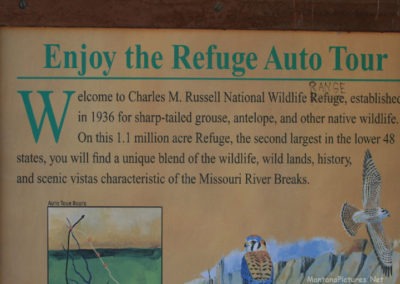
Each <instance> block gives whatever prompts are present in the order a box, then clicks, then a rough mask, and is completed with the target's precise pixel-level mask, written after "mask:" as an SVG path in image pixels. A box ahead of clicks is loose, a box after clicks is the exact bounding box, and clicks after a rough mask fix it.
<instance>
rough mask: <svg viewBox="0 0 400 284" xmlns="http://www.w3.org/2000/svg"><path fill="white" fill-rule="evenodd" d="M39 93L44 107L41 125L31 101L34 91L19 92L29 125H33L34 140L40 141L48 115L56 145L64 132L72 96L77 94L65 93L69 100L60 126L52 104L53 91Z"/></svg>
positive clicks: (72, 92)
mask: <svg viewBox="0 0 400 284" xmlns="http://www.w3.org/2000/svg"><path fill="white" fill-rule="evenodd" d="M37 92H38V94H39V95H40V96H41V97H42V100H43V106H44V108H43V112H42V115H41V118H40V120H39V123H38V122H37V121H36V118H35V115H34V113H33V108H32V104H31V100H30V95H31V94H32V91H18V93H19V94H20V95H21V97H22V100H23V102H24V105H25V110H26V114H27V116H28V120H29V123H30V125H31V129H32V134H33V138H34V139H35V142H36V143H37V142H38V141H39V137H40V133H41V132H42V127H43V123H44V120H45V117H46V115H47V117H48V119H49V122H50V127H51V130H52V132H53V136H54V140H55V142H56V143H58V139H59V138H60V134H61V130H62V127H63V124H64V119H65V115H66V114H67V110H68V106H69V101H70V100H71V96H72V95H73V94H74V93H75V91H64V94H65V95H66V96H67V100H66V103H65V105H64V110H63V113H62V116H61V119H60V123H59V124H57V121H56V118H55V115H54V112H53V107H52V105H51V102H50V95H51V94H52V93H53V92H52V91H37Z"/></svg>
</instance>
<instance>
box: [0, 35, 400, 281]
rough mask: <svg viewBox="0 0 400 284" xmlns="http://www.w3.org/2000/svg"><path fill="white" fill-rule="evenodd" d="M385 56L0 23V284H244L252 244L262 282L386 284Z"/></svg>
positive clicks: (398, 44)
mask: <svg viewBox="0 0 400 284" xmlns="http://www.w3.org/2000/svg"><path fill="white" fill-rule="evenodd" d="M399 50H400V37H399V35H398V34H390V33H387V34H383V33H379V34H378V33H376V34H375V33H359V34H358V33H333V32H326V33H321V32H278V31H276V32H272V31H271V32H267V31H222V30H221V31H205V30H130V29H51V28H41V29H36V28H35V29H30V28H2V29H1V30H0V64H1V65H0V68H1V69H0V76H1V80H0V92H1V104H0V107H1V130H2V141H1V188H0V202H1V206H0V208H1V209H0V212H1V214H0V216H1V217H0V220H1V222H0V224H1V231H0V232H1V233H0V245H1V251H2V253H1V259H0V264H1V266H0V267H1V269H0V271H1V273H0V282H1V283H32V282H34V283H107V281H108V283H167V284H169V283H172V284H174V283H211V282H209V281H210V280H211V279H212V280H213V281H217V283H242V281H243V279H244V280H246V279H247V278H249V277H250V278H251V277H254V276H253V275H252V274H251V272H248V267H249V265H250V259H249V258H246V252H245V250H244V247H243V243H244V242H245V240H246V237H248V236H252V235H258V236H261V238H262V239H264V240H265V241H266V250H267V252H268V254H269V255H270V261H271V263H272V270H273V275H269V276H267V277H270V280H271V281H272V279H275V282H276V283H300V282H301V281H303V283H321V282H315V281H318V280H319V279H325V280H326V281H339V280H340V279H342V280H343V279H345V280H346V279H356V280H359V281H367V280H368V281H370V282H360V283H375V282H376V283H396V279H397V277H398V273H399V255H398V248H397V246H398V240H399V237H400V227H399V226H398V218H399V216H400V209H399V208H400V207H399V197H400V194H399V189H398V183H399V179H400V176H399V174H398V169H399V168H400V162H399V161H400V159H399V157H400V151H399V141H400V133H399V121H400V93H399V91H400V53H399ZM383 208H384V209H383ZM389 214H390V217H389V216H388V215H389ZM386 217H388V218H386ZM351 235H354V236H351ZM261 243H262V242H261ZM261 243H260V244H261ZM252 248H253V247H252ZM328 256H329V257H328ZM344 256H345V257H344ZM324 257H325V258H324ZM304 259H308V260H310V261H308V262H307V263H308V264H307V265H305V266H303V270H299V271H300V272H299V273H298V274H295V273H289V272H288V271H289V270H290V271H294V270H293V267H296V265H299V263H300V262H301V260H303V263H304ZM344 259H350V261H352V263H350V261H348V262H346V261H344ZM296 263H297V264H296ZM326 263H328V264H326ZM325 265H327V266H329V269H328V268H326V267H327V266H325ZM354 267H356V268H354ZM246 269H247V270H246ZM323 269H325V270H324V272H323V273H322V272H321V271H322V270H323ZM246 271H247V272H248V273H246ZM289 274H290V275H289ZM246 277H247V278H246ZM100 279H101V281H100ZM195 279H196V280H195ZM218 281H219V282H218ZM260 281H261V280H260ZM265 281H268V280H265ZM298 281H300V282H298ZM320 281H322V280H320ZM371 281H372V282H371ZM275 282H274V283H275ZM214 283H216V282H214ZM244 283H246V282H244ZM249 283H252V282H249ZM254 283H258V282H254ZM259 283H272V282H259ZM329 283H332V282H329ZM335 283H336V282H335Z"/></svg>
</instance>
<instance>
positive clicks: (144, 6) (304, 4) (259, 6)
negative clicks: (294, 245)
mask: <svg viewBox="0 0 400 284" xmlns="http://www.w3.org/2000/svg"><path fill="white" fill-rule="evenodd" d="M20 6H22V8H21V7H20ZM0 26H33V27H41V26H52V27H61V26H65V27H130V28H188V29H194V28H196V29H245V30H248V29H262V30H266V29H268V30H323V31H329V30H331V31H380V32H398V31H400V0H241V1H240V0H213V1H211V0H140V1H138V0H0Z"/></svg>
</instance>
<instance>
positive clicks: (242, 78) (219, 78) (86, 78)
mask: <svg viewBox="0 0 400 284" xmlns="http://www.w3.org/2000/svg"><path fill="white" fill-rule="evenodd" d="M17 80H80V81H113V80H114V81H140V80H143V81H144V80H147V81H330V82H339V81H341V82H385V83H400V79H367V78H288V77H286V78H279V77H274V78H263V77H255V78H252V77H123V76H115V77H77V76H18V77H17Z"/></svg>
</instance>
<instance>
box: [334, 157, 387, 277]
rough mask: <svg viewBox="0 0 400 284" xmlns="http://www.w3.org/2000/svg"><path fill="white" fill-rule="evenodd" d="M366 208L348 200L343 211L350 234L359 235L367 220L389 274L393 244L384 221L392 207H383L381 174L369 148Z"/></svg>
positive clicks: (365, 175)
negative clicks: (351, 203) (389, 208)
mask: <svg viewBox="0 0 400 284" xmlns="http://www.w3.org/2000/svg"><path fill="white" fill-rule="evenodd" d="M362 191H363V198H362V202H363V210H359V209H357V208H356V207H354V206H351V205H349V204H348V203H345V204H344V205H343V207H342V211H341V219H342V224H343V226H344V228H345V230H346V232H347V233H348V234H349V235H350V236H355V235H356V234H357V231H358V229H359V228H360V226H361V224H366V227H367V231H368V234H369V237H370V240H371V244H372V246H373V248H374V251H375V254H376V256H377V258H378V260H379V264H380V266H381V267H382V270H383V273H384V274H385V275H386V276H390V275H392V255H393V248H392V246H391V244H390V242H389V241H388V240H387V239H386V237H385V233H384V230H383V225H382V221H383V219H384V218H386V217H389V216H390V214H389V211H387V210H386V209H383V208H381V207H380V193H381V176H380V174H379V172H378V170H377V169H376V167H375V163H374V161H373V160H372V156H371V153H370V152H369V150H367V151H366V152H365V157H364V167H363V190H362Z"/></svg>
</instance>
